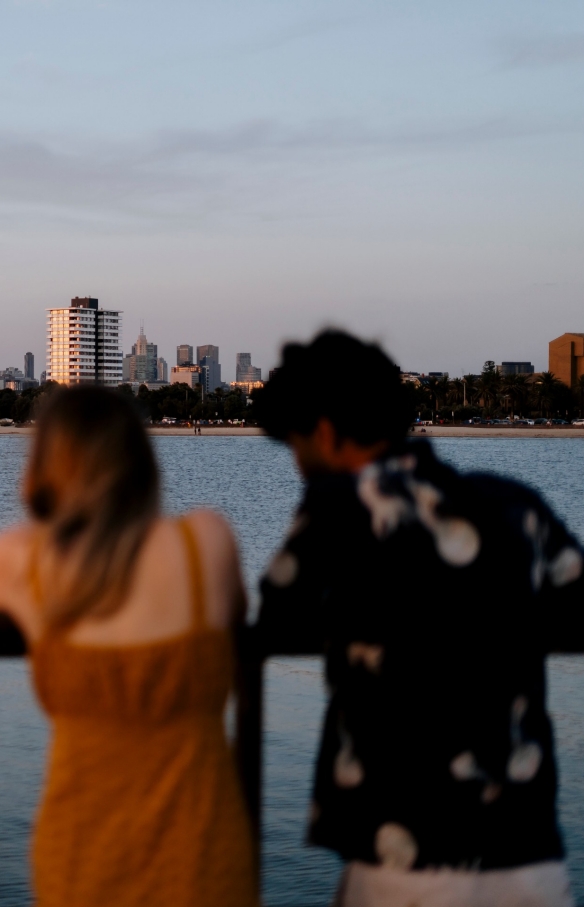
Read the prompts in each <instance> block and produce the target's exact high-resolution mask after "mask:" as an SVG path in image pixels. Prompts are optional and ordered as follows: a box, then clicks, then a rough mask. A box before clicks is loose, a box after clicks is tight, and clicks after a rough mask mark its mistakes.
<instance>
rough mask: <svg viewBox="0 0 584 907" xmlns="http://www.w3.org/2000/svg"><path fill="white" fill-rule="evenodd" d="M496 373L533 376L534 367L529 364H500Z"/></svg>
mask: <svg viewBox="0 0 584 907" xmlns="http://www.w3.org/2000/svg"><path fill="white" fill-rule="evenodd" d="M497 371H498V372H499V374H500V375H534V374H535V366H534V365H533V364H532V363H531V362H502V363H501V365H498V366H497Z"/></svg>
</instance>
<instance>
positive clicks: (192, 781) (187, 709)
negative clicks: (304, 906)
mask: <svg viewBox="0 0 584 907" xmlns="http://www.w3.org/2000/svg"><path fill="white" fill-rule="evenodd" d="M180 525H181V527H182V530H183V533H184V537H185V542H186V545H187V550H188V554H189V560H190V564H191V569H192V577H193V586H194V588H193V601H194V605H193V607H194V618H195V619H194V626H193V629H192V630H189V631H188V632H186V633H184V634H181V635H180V636H174V637H172V638H170V639H167V640H163V641H160V642H154V643H147V644H137V645H129V646H119V647H114V646H111V647H102V646H87V645H76V644H73V643H70V642H68V641H67V640H66V639H64V638H63V637H62V636H61V635H59V634H47V635H46V636H45V637H43V638H42V639H41V640H40V641H39V642H38V643H37V644H36V645H35V646H34V649H33V651H32V654H31V661H32V668H33V676H34V683H35V686H36V690H37V693H38V697H39V699H40V701H41V704H42V706H43V707H44V709H45V711H46V712H47V713H48V715H49V717H50V720H51V722H52V729H53V739H52V748H51V754H50V761H49V766H48V778H47V783H46V788H45V791H44V795H43V797H42V802H41V806H40V812H39V815H38V821H37V825H36V834H35V838H34V848H33V880H34V888H35V892H36V898H37V900H36V904H37V905H38V907H138V905H141V907H187V905H188V907H256V905H257V904H258V896H257V888H256V879H255V866H254V855H253V847H252V838H251V830H250V824H249V821H248V818H247V814H246V811H245V808H244V803H243V797H242V793H241V790H240V787H239V784H238V779H237V776H236V770H235V766H234V761H233V757H232V753H231V750H230V748H229V746H228V743H227V741H226V739H225V735H224V729H223V711H224V707H225V702H226V698H227V695H228V693H229V690H230V689H231V686H232V680H233V667H234V657H233V650H232V636H231V634H230V633H229V632H227V631H224V630H217V629H213V628H210V627H208V626H207V625H206V624H205V618H204V607H203V605H204V599H203V590H202V583H201V570H200V564H199V558H198V549H197V546H196V542H195V539H194V537H193V534H192V531H191V529H190V528H189V526H188V524H187V523H186V521H181V524H180Z"/></svg>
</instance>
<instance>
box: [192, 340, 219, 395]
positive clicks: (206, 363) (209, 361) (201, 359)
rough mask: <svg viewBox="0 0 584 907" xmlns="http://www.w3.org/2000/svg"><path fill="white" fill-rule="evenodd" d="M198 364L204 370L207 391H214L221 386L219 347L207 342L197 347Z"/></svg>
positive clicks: (204, 383)
mask: <svg viewBox="0 0 584 907" xmlns="http://www.w3.org/2000/svg"><path fill="white" fill-rule="evenodd" d="M197 365H200V367H201V369H202V370H203V382H202V383H203V386H204V388H205V391H206V392H207V393H212V392H213V391H214V390H215V389H216V388H217V387H220V386H221V365H220V364H219V347H218V346H213V345H212V344H211V343H207V344H205V345H204V346H198V347H197Z"/></svg>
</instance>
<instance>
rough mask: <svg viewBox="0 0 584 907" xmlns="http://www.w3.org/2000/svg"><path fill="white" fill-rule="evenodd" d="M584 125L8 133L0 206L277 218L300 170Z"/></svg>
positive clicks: (2, 150) (169, 217)
mask: <svg viewBox="0 0 584 907" xmlns="http://www.w3.org/2000/svg"><path fill="white" fill-rule="evenodd" d="M583 125H584V122H580V123H562V122H547V121H541V122H536V121H527V120H526V121H523V120H519V119H517V120H513V119H509V118H504V117H501V118H494V119H490V120H476V121H463V122H446V123H441V122H437V123H435V124H433V125H432V126H431V127H428V126H420V125H417V124H411V125H402V126H401V127H395V128H393V129H388V128H381V127H377V128H376V127H372V126H369V125H367V124H365V123H363V122H362V121H360V120H357V119H353V120H352V119H337V120H334V119H332V120H316V121H312V122H308V123H305V124H303V125H300V126H296V127H291V126H287V125H284V124H282V123H280V122H278V121H276V120H250V121H247V122H242V123H239V124H237V125H235V126H233V127H230V128H224V129H215V130H212V129H208V130H204V129H184V130H164V131H159V132H157V133H154V134H151V135H149V136H140V137H136V138H135V139H133V140H131V141H127V142H119V143H115V142H105V141H99V140H89V139H86V140H84V141H81V140H80V139H79V138H78V137H77V136H75V137H73V136H71V137H62V138H60V139H55V138H54V137H53V138H50V137H43V136H37V137H33V136H18V135H14V134H9V133H0V198H1V199H2V206H1V207H0V211H2V212H3V213H4V218H6V217H8V216H10V218H11V221H10V222H11V223H12V222H13V221H14V218H15V217H16V216H17V213H18V211H19V210H20V211H21V212H26V217H27V218H28V219H30V218H31V217H32V212H34V211H35V210H37V211H38V212H39V215H41V214H42V217H43V218H46V217H49V216H50V212H51V211H53V212H54V214H55V216H56V217H61V218H62V217H68V218H73V219H75V218H76V219H80V220H82V221H84V222H86V223H88V224H91V223H95V222H97V221H99V219H103V218H106V219H107V218H111V217H112V216H114V217H116V218H118V219H120V220H121V221H127V222H129V223H144V222H150V223H158V224H161V223H164V222H166V223H167V224H172V223H181V224H185V223H188V224H191V225H192V224H196V223H201V222H207V221H208V219H209V218H217V217H220V216H223V215H225V214H226V213H229V214H233V213H235V214H238V213H243V212H245V213H246V215H247V214H249V212H254V211H255V216H257V217H258V218H263V219H265V218H266V217H267V218H274V217H278V216H279V213H280V206H279V205H278V204H277V200H278V198H286V199H287V202H286V210H290V206H292V209H294V207H295V205H298V204H299V203H297V202H294V201H292V202H291V201H290V199H291V198H292V196H293V194H294V189H293V187H294V185H295V180H296V179H299V180H301V181H302V183H303V185H304V186H306V185H308V187H309V190H308V194H310V187H311V186H315V185H318V183H319V181H321V178H322V174H323V173H324V172H326V173H327V175H328V173H329V172H330V171H331V168H334V167H340V168H342V167H343V166H345V165H346V164H347V163H349V164H353V163H354V162H355V161H357V162H359V161H365V162H366V161H368V160H370V159H371V158H372V157H378V158H379V157H381V158H390V157H395V158H399V157H400V156H403V155H404V154H407V155H408V156H409V157H410V158H411V156H412V155H415V154H418V155H423V154H426V153H448V152H460V151H464V150H465V149H466V148H468V147H472V146H476V145H484V144H488V143H492V142H501V141H508V140H515V139H522V138H529V137H534V136H539V135H549V134H553V133H557V132H578V131H582V128H583ZM274 200H275V201H274ZM272 202H274V204H272ZM8 213H9V214H8Z"/></svg>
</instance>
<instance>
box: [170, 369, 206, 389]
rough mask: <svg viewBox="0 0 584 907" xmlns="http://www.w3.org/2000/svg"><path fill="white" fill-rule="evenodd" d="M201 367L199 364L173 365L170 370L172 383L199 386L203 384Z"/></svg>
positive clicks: (192, 386)
mask: <svg viewBox="0 0 584 907" xmlns="http://www.w3.org/2000/svg"><path fill="white" fill-rule="evenodd" d="M201 377H202V376H201V368H200V366H198V365H173V367H172V368H171V370H170V383H171V384H188V386H189V387H191V388H194V387H198V386H199V384H201Z"/></svg>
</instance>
